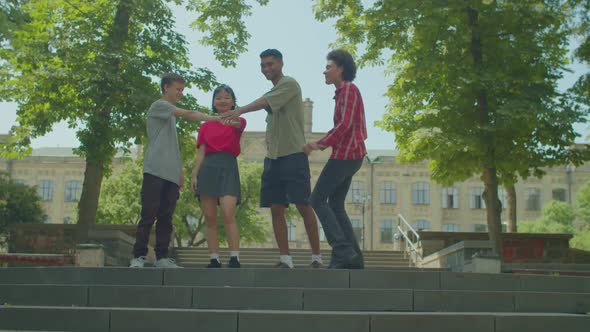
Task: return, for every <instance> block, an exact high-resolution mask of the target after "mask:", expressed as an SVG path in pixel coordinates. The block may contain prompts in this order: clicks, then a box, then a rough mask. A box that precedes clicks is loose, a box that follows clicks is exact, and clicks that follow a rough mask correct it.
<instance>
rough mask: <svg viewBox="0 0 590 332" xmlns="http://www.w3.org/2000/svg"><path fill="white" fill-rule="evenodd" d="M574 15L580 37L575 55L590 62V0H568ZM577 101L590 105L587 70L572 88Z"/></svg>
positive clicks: (589, 86) (574, 22) (589, 74)
mask: <svg viewBox="0 0 590 332" xmlns="http://www.w3.org/2000/svg"><path fill="white" fill-rule="evenodd" d="M568 3H569V5H570V6H571V7H572V10H573V12H574V15H573V16H572V28H573V32H574V36H575V37H577V38H579V39H580V41H581V42H580V46H579V47H578V48H577V49H576V51H575V52H574V57H575V58H576V59H577V60H579V61H581V62H583V63H585V64H586V65H588V64H590V15H588V13H589V12H590V0H568ZM571 92H572V93H573V94H574V96H576V97H577V101H578V102H581V103H584V104H586V105H590V73H589V72H586V73H584V74H582V75H580V77H579V78H578V81H577V82H576V84H575V85H574V86H573V88H572V89H571Z"/></svg>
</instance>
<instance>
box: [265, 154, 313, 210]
mask: <svg viewBox="0 0 590 332" xmlns="http://www.w3.org/2000/svg"><path fill="white" fill-rule="evenodd" d="M310 178H311V177H310V172H309V160H308V159H307V155H306V154H305V153H303V152H298V153H293V154H290V155H287V156H283V157H279V158H277V159H269V158H264V171H263V172H262V181H261V186H260V207H271V206H272V205H273V204H284V205H285V206H288V205H289V203H292V204H309V196H310V195H311V184H310V182H309V181H310Z"/></svg>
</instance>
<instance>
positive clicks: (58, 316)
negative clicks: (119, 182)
mask: <svg viewBox="0 0 590 332" xmlns="http://www.w3.org/2000/svg"><path fill="white" fill-rule="evenodd" d="M588 326H590V316H588V315H572V314H535V313H489V312H481V313H457V312H445V313H432V312H427V313H417V312H388V313H385V312H370V311H369V312H333V311H288V310H249V311H241V310H220V311H212V310H199V309H146V308H142V309H137V308H112V307H105V308H76V307H38V306H13V307H1V308H0V329H14V330H17V329H18V330H23V329H24V330H42V331H89V332H119V331H143V332H151V331H158V332H159V331H195V330H196V329H198V330H199V331H208V332H269V331H273V332H274V331H277V330H280V331H281V332H300V331H321V332H353V331H354V332H390V331H437V332H456V331H478V332H508V331H519V332H546V331H547V332H549V331H551V332H553V331H568V332H582V331H583V332H586V331H587V329H588Z"/></svg>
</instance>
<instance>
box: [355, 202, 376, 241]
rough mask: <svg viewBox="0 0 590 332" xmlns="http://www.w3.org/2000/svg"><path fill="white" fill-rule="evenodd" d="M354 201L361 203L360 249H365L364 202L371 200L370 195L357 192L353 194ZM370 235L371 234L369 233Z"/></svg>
mask: <svg viewBox="0 0 590 332" xmlns="http://www.w3.org/2000/svg"><path fill="white" fill-rule="evenodd" d="M355 196H356V197H355V203H357V204H360V205H361V227H362V230H361V241H362V249H363V250H365V249H366V248H365V238H366V235H365V228H366V227H365V204H366V203H367V202H370V201H371V195H365V194H364V193H363V194H359V195H355ZM371 235H372V234H371Z"/></svg>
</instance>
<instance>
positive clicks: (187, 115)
mask: <svg viewBox="0 0 590 332" xmlns="http://www.w3.org/2000/svg"><path fill="white" fill-rule="evenodd" d="M174 115H175V116H178V117H181V118H183V119H185V120H189V121H220V117H218V116H213V115H209V114H205V113H201V112H197V111H189V110H185V109H182V108H177V109H176V110H175V111H174Z"/></svg>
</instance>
